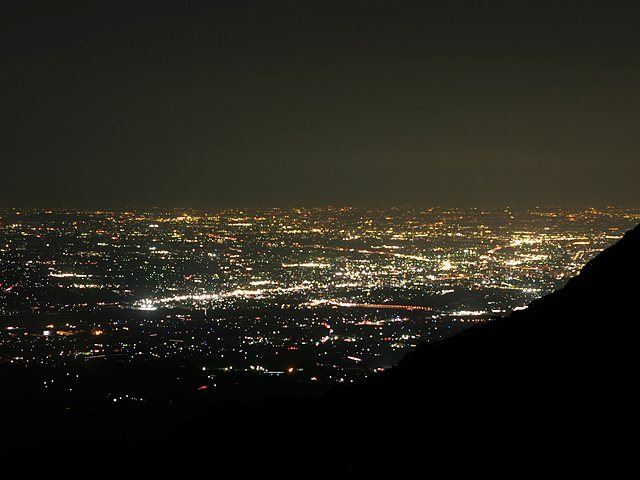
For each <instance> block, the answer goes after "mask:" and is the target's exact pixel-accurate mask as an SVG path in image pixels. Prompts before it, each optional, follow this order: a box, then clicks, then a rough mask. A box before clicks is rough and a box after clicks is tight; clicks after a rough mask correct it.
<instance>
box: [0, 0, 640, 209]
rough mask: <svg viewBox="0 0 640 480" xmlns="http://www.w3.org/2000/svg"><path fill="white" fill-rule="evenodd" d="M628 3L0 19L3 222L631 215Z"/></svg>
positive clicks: (244, 5)
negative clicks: (37, 217) (337, 213)
mask: <svg viewBox="0 0 640 480" xmlns="http://www.w3.org/2000/svg"><path fill="white" fill-rule="evenodd" d="M636 3H638V2H616V1H602V2H588V1H575V2H573V1H571V2H562V1H561V0H559V1H553V2H547V1H541V0H538V1H524V0H505V1H493V2H491V1H478V0H474V1H465V0H459V1H448V2H447V1H440V2H430V1H428V0H424V1H420V2H409V1H402V0H393V1H378V0H340V1H330V0H323V1H315V0H308V1H304V0H291V1H278V0H271V1H268V0H263V1H258V0H253V1H250V0H210V1H188V0H182V1H178V0H176V1H174V2H168V1H165V2H162V1H153V2H146V1H138V2H136V1H135V0H129V1H127V2H119V1H114V0H108V1H90V0H89V1H84V2H80V1H76V2H65V1H51V0H47V1H43V2H32V1H28V0H11V1H5V2H2V6H0V50H1V60H0V61H1V65H2V68H1V70H0V89H1V91H2V97H1V98H2V108H1V110H0V112H1V113H0V142H1V148H2V150H1V156H0V166H1V170H0V171H1V175H0V179H1V185H2V195H1V197H0V198H1V199H0V206H3V207H13V206H15V207H23V206H45V207H57V206H69V207H80V208H94V207H95V208H112V207H124V206H129V207H132V206H152V205H157V206H167V207H172V206H175V207H205V208H219V207H230V206H240V207H244V206H272V205H274V206H297V205H301V206H302V205H307V206H311V205H326V204H333V205H344V204H349V205H372V206H388V205H415V206H435V205H443V206H449V205H452V206H502V205H513V206H535V205H545V206H552V205H558V206H582V205H627V206H636V207H637V206H639V204H640V195H639V194H638V182H639V180H640V160H639V158H640V121H639V118H640V27H639V25H640V13H639V8H638V7H634V4H636Z"/></svg>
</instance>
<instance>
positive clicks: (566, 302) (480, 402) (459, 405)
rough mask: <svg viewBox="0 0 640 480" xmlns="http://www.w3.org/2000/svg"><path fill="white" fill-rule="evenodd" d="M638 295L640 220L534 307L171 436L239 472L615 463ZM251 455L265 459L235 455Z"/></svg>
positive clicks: (624, 447) (189, 450) (630, 410)
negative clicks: (351, 376)
mask: <svg viewBox="0 0 640 480" xmlns="http://www.w3.org/2000/svg"><path fill="white" fill-rule="evenodd" d="M639 294H640V226H638V227H636V228H635V229H633V230H632V231H629V232H627V233H626V234H625V236H624V238H622V239H621V240H620V241H619V242H617V243H616V244H615V245H613V246H612V247H610V248H608V249H607V250H605V251H603V252H602V253H601V254H600V255H598V256H597V257H596V258H594V259H593V260H591V261H590V262H589V263H588V264H587V265H585V267H584V268H583V269H582V271H581V272H580V274H579V275H578V276H576V277H575V278H573V279H571V280H570V281H569V282H568V283H567V284H566V286H565V287H564V288H562V289H561V290H558V291H556V292H554V293H552V294H550V295H547V296H546V297H543V298H541V299H539V300H536V301H534V302H533V303H532V304H531V305H530V306H529V307H528V308H527V309H526V310H523V311H517V312H514V313H512V314H511V315H509V316H508V317H505V318H501V319H498V320H495V321H493V322H489V323H486V324H483V325H480V326H477V327H474V328H471V329H469V330H467V331H465V332H463V333H461V334H458V335H456V336H454V337H451V338H449V339H447V340H444V341H441V342H438V343H434V344H421V345H420V346H419V348H417V349H416V350H415V351H414V352H412V353H410V354H408V355H407V356H406V357H405V358H404V359H403V360H402V361H401V362H400V363H399V364H398V365H397V366H395V367H394V368H392V369H390V370H388V371H387V372H385V373H382V374H378V375H374V376H373V377H371V378H369V379H367V380H366V381H363V382H360V383H358V384H356V385H353V386H348V387H344V388H337V389H334V390H333V391H331V392H330V393H328V394H326V395H324V396H321V397H316V398H303V399H298V398H271V399H269V400H267V401H265V402H264V403H263V404H262V405H261V406H260V407H258V408H253V407H251V408H249V407H243V406H240V405H227V406H225V407H222V406H221V407H219V408H217V409H214V410H213V411H211V412H210V413H209V414H208V415H206V416H204V417H200V418H198V419H196V420H195V421H194V422H193V423H191V424H190V425H188V426H183V428H181V429H179V430H178V431H176V432H174V434H173V437H171V438H170V439H168V443H167V444H166V445H168V451H173V450H172V449H173V448H174V447H175V445H176V444H177V443H180V444H181V445H183V446H184V447H185V448H184V450H183V452H182V453H184V454H186V455H187V457H188V458H190V459H191V462H188V464H191V465H195V464H196V463H195V462H197V459H198V458H202V455H205V456H206V457H207V458H211V461H214V462H216V463H218V464H222V463H225V464H231V465H232V466H236V467H237V468H239V469H243V468H255V469H258V470H262V469H270V468H271V469H279V468H282V469H285V470H286V469H287V468H290V467H291V468H293V466H294V465H295V466H297V468H299V469H301V470H299V471H300V472H303V471H309V469H310V470H311V471H318V469H323V468H324V469H326V470H327V471H332V470H333V469H335V468H338V467H343V468H350V469H352V470H354V471H373V472H377V471H381V470H397V471H406V468H409V466H411V467H420V468H423V469H425V470H424V471H425V472H426V471H428V468H429V466H433V465H442V464H443V463H448V462H455V463H454V465H457V466H462V465H464V466H465V467H467V468H474V466H476V467H478V468H479V467H480V466H481V465H483V464H486V463H487V462H489V463H495V465H496V468H497V466H498V465H501V466H503V467H504V466H506V465H512V464H517V463H520V465H519V466H518V467H516V468H518V470H514V472H513V473H514V474H517V473H518V472H524V471H527V470H531V469H534V468H536V466H537V467H542V468H543V469H544V468H550V466H551V465H552V464H554V463H555V462H559V465H560V464H561V465H563V466H564V468H569V469H573V470H575V469H577V468H578V467H585V466H587V467H588V469H589V470H593V471H595V469H596V468H604V469H605V471H607V472H608V473H611V472H612V470H614V469H615V468H616V467H619V466H620V465H622V464H623V463H624V461H623V460H624V458H625V457H624V456H625V455H627V454H628V450H629V448H630V447H631V445H632V444H631V443H628V442H623V441H621V440H622V438H623V437H622V434H623V432H624V431H625V430H626V429H630V428H632V425H633V422H634V421H635V412H636V411H637V409H638V407H637V403H636V399H637V394H636V393H635V385H634V383H635V378H636V375H635V374H636V363H637V362H636V357H637V351H638V346H637V339H638V337H637V332H638V321H639V320H640V318H639V315H638V313H637V312H638V295H639ZM177 439H180V440H179V442H176V440H177ZM154 448H155V447H154ZM238 455H239V456H240V457H243V458H245V459H252V460H246V461H241V462H240V463H237V464H236V463H234V462H235V461H234V460H231V459H233V458H236V457H237V456H238ZM554 468H555V469H556V470H555V471H556V472H557V468H559V466H557V467H554ZM558 473H559V472H558Z"/></svg>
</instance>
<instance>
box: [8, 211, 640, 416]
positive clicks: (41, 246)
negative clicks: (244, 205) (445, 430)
mask: <svg viewBox="0 0 640 480" xmlns="http://www.w3.org/2000/svg"><path fill="white" fill-rule="evenodd" d="M638 221H640V211H638V210H630V209H621V208H605V209H587V210H566V209H562V210H561V209H555V210H551V209H528V210H526V209H493V210H481V209H442V208H433V209H424V210H418V209H409V208H406V209H403V208H392V209H385V210H379V209H378V210H368V209H358V208H317V209H261V210H240V209H237V210H226V211H219V212H211V211H184V210H179V211H178V210H153V209H152V210H146V211H143V210H136V211H104V212H97V211H70V210H53V211H50V210H15V209H12V210H9V209H5V210H2V211H0V314H1V316H0V322H1V323H0V326H1V330H0V363H1V364H3V365H5V366H7V365H11V366H12V368H25V369H26V368H29V369H33V370H34V371H37V372H40V376H38V375H35V376H34V378H38V385H34V386H33V388H34V389H36V390H37V391H39V392H41V393H42V394H44V393H46V392H49V391H52V392H55V396H56V398H58V399H61V400H60V401H61V402H63V403H64V404H65V405H66V404H67V403H69V402H71V403H72V402H73V398H74V395H80V394H81V393H78V391H82V389H83V388H85V389H86V388H87V387H86V385H85V386H84V387H83V386H82V383H81V380H82V376H83V372H84V371H85V370H86V369H87V368H99V367H95V365H102V364H108V365H110V366H113V365H116V366H118V365H127V366H129V367H130V368H147V367H151V368H155V367H156V366H157V367H158V368H163V369H166V371H172V370H171V368H174V367H176V366H179V368H181V369H182V370H181V372H182V373H181V374H180V375H178V376H177V377H176V379H177V380H179V382H178V384H177V386H172V387H171V389H172V390H171V392H169V393H166V392H165V393H163V395H164V396H163V397H162V398H164V399H169V400H171V398H172V395H174V394H175V392H188V394H189V395H191V394H193V395H199V394H205V393H206V394H210V392H212V391H215V390H216V389H220V391H224V389H225V388H226V389H229V388H230V387H229V385H236V386H237V385H238V384H239V383H241V380H242V378H247V377H250V378H253V379H255V378H257V377H264V378H267V379H274V381H279V380H277V379H286V381H288V382H290V383H291V382H293V383H295V384H296V385H298V388H301V389H306V388H308V386H309V385H311V386H313V385H317V386H318V387H317V388H323V387H326V386H327V385H331V384H334V383H340V382H352V381H354V380H356V379H358V378H361V377H364V376H366V375H369V374H371V373H373V372H375V371H378V370H383V369H386V368H388V367H390V366H391V365H393V364H394V363H395V362H397V361H398V360H399V359H400V358H401V357H402V355H403V354H404V353H406V352H407V351H409V350H411V349H413V348H415V346H416V345H417V344H418V343H419V342H421V341H426V342H430V341H434V340H438V339H441V338H444V337H447V336H450V335H452V334H453V333H455V332H458V331H460V330H461V329H464V328H466V327H468V326H471V325H473V324H474V323H477V322H483V321H488V320H490V319H491V318H492V317H497V316H501V315H504V314H506V313H508V312H510V311H511V310H514V309H520V308H525V307H526V305H527V304H528V303H529V302H531V301H532V300H534V299H535V298H538V297H541V296H543V295H545V294H547V293H549V292H551V291H553V290H555V289H557V288H559V287H561V286H562V285H563V284H564V282H565V281H566V280H567V279H568V278H570V277H572V276H573V275H575V274H576V273H577V272H578V271H579V269H580V268H581V267H582V266H583V265H584V264H585V263H586V262H587V261H588V260H589V259H590V258H592V257H593V256H595V255H596V254H597V253H598V252H600V251H601V250H603V249H604V248H606V247H607V246H609V245H611V244H612V243H614V242H615V241H616V240H617V239H619V238H620V237H621V236H622V234H623V233H624V231H625V230H626V229H628V228H631V227H633V226H634V225H635V224H637V223H638ZM176 368H177V367H176ZM153 382H154V380H153V378H149V379H147V382H146V384H145V382H142V381H141V382H133V383H127V382H124V383H122V382H120V381H118V382H113V383H108V382H107V383H105V384H104V385H102V386H101V389H99V392H98V393H95V392H94V393H92V395H95V396H97V397H96V398H97V400H96V401H99V402H102V401H109V402H114V403H118V402H139V401H147V400H148V399H149V397H150V396H151V397H153V395H155V394H157V392H156V393H154V391H155V390H154V388H155V387H154V384H153ZM143 384H144V385H143ZM174 387H175V388H174ZM309 388H312V387H309ZM38 389H39V390H38ZM180 394H182V393H180ZM94 400H95V399H94Z"/></svg>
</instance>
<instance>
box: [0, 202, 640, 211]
mask: <svg viewBox="0 0 640 480" xmlns="http://www.w3.org/2000/svg"><path fill="white" fill-rule="evenodd" d="M297 208H300V209H325V208H326V209H330V208H333V209H357V210H386V209H461V210H463V209H486V210H496V209H516V210H521V209H527V210H528V209H566V210H586V209H608V208H623V209H640V203H639V204H636V205H632V204H606V205H604V204H582V205H580V204H575V205H560V204H542V205H525V204H518V205H509V204H495V205H456V204H449V205H447V204H431V205H428V204H424V205H414V204H394V205H372V204H330V203H326V204H298V205H221V206H189V205H120V206H117V205H111V206H109V205H103V206H86V207H83V206H65V205H62V206H50V205H49V206H48V205H23V206H15V205H14V206H0V211H8V210H52V211H53V210H70V211H73V210H75V211H96V212H97V211H118V210H143V209H148V210H203V211H204V210H244V209H247V210H287V209H297Z"/></svg>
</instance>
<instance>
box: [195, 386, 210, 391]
mask: <svg viewBox="0 0 640 480" xmlns="http://www.w3.org/2000/svg"><path fill="white" fill-rule="evenodd" d="M207 388H209V385H202V386H201V387H198V390H206V389H207Z"/></svg>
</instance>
